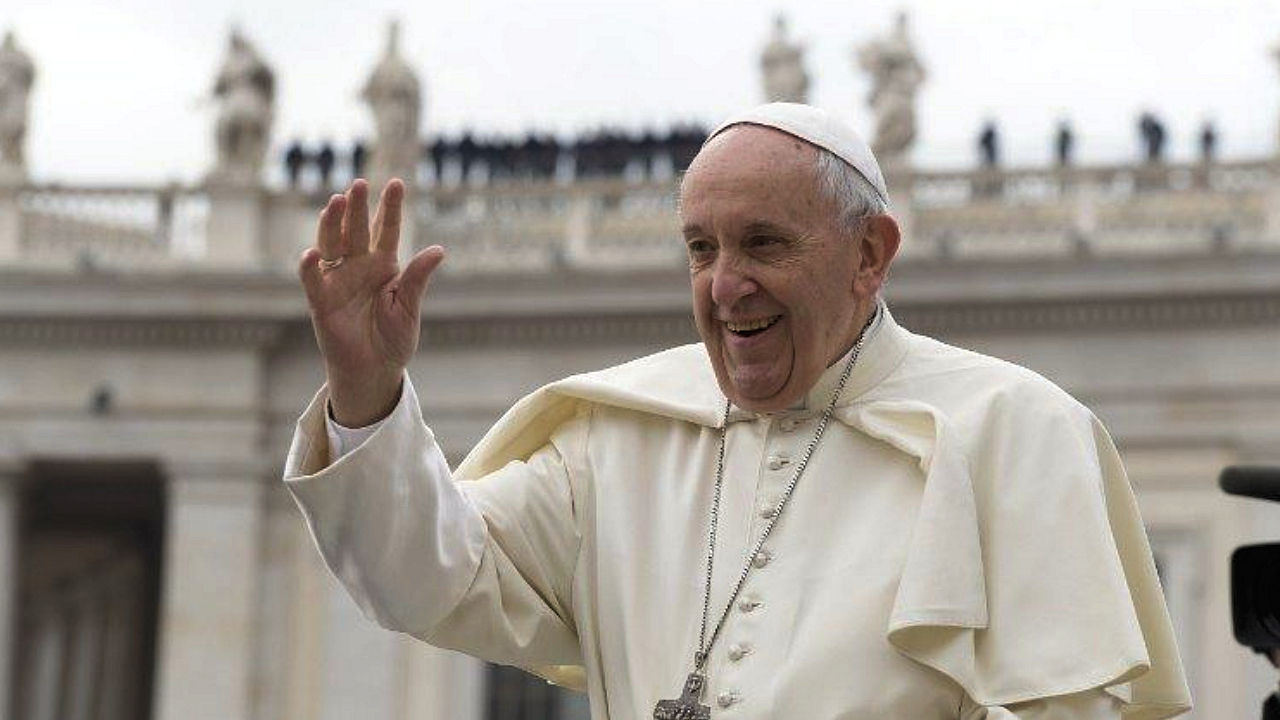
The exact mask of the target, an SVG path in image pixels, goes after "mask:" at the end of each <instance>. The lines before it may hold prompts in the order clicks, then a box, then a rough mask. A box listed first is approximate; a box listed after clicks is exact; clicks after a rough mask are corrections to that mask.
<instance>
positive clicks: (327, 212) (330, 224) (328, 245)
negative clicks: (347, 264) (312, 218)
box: [316, 195, 347, 260]
mask: <svg viewBox="0 0 1280 720" xmlns="http://www.w3.org/2000/svg"><path fill="white" fill-rule="evenodd" d="M346 206H347V198H346V197H344V196H342V195H334V196H332V197H330V198H329V202H328V203H326V204H325V206H324V209H323V210H321V211H320V221H319V222H318V223H316V247H317V248H319V250H320V256H321V257H325V258H329V259H330V260H332V259H333V258H336V257H340V256H342V255H343V254H344V251H345V250H346V248H345V247H344V245H343V242H342V215H343V211H344V210H345V209H346Z"/></svg>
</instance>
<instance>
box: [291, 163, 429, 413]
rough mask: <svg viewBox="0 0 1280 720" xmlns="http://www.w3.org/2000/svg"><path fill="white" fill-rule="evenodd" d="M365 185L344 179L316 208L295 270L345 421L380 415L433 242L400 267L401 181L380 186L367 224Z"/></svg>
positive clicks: (402, 362)
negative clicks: (310, 240) (344, 185)
mask: <svg viewBox="0 0 1280 720" xmlns="http://www.w3.org/2000/svg"><path fill="white" fill-rule="evenodd" d="M368 193H369V186H368V183H366V182H365V181H363V180H357V181H355V182H354V183H352V184H351V187H350V188H348V190H347V192H346V194H345V195H334V196H333V197H331V198H330V199H329V202H328V204H327V205H326V206H325V208H324V210H323V211H321V213H320V221H319V227H318V228H317V232H316V246H315V247H312V248H309V249H308V250H307V251H306V252H305V253H303V255H302V260H301V262H300V264H299V267H298V274H299V276H300V277H301V279H302V286H303V288H304V289H305V291H306V295H307V304H308V306H309V307H310V311H311V322H312V326H313V327H314V329H315V333H316V340H317V342H318V343H319V345H320V352H321V354H322V355H323V356H324V360H325V369H326V371H327V373H328V381H329V397H330V402H331V404H332V407H333V412H334V417H335V419H336V420H337V421H338V422H339V423H341V424H343V425H347V426H350V427H359V426H363V425H367V424H369V423H371V422H373V421H376V420H378V419H380V418H382V417H384V416H385V415H386V414H387V413H388V412H389V411H390V410H391V408H393V407H394V406H395V402H396V400H397V398H398V397H399V387H400V380H401V376H402V374H403V372H404V368H405V366H406V365H407V364H408V362H409V359H410V358H411V357H412V356H413V353H414V351H415V350H416V349H417V346H418V334H419V327H420V321H419V317H420V315H419V308H420V304H421V300H422V295H423V293H424V292H425V290H426V286H427V281H428V280H429V279H430V276H431V273H432V271H434V270H435V268H436V267H437V266H439V264H440V262H441V261H442V260H443V258H444V251H443V249H442V248H440V247H439V246H432V247H429V248H427V249H425V250H423V251H421V252H419V253H418V254H417V255H415V256H414V257H413V258H412V259H410V261H409V262H408V264H407V265H406V266H405V267H404V270H403V271H402V270H401V269H400V266H399V262H398V261H397V257H396V253H397V249H398V247H399V244H400V223H401V214H402V209H403V205H404V184H403V183H401V182H400V181H399V180H392V181H390V182H388V183H387V186H386V187H385V188H384V189H383V191H382V197H381V198H380V200H379V202H378V210H377V214H376V216H375V217H374V220H373V223H372V225H370V223H369V211H368Z"/></svg>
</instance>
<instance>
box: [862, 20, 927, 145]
mask: <svg viewBox="0 0 1280 720" xmlns="http://www.w3.org/2000/svg"><path fill="white" fill-rule="evenodd" d="M855 58H856V62H857V64H858V65H860V66H861V67H862V69H863V70H866V71H867V72H869V73H870V74H871V94H870V95H869V96H868V99H867V100H868V103H869V104H870V105H871V109H872V111H873V112H874V113H875V116H876V131H875V139H874V140H873V142H872V143H871V147H872V150H873V151H874V152H875V154H876V157H878V158H879V159H880V162H881V163H883V164H895V163H900V162H902V161H903V160H904V159H905V155H906V152H907V150H908V149H909V148H910V147H911V143H912V142H914V141H915V138H916V109H915V99H916V92H917V90H919V88H920V85H921V84H922V83H923V82H924V79H925V70H924V66H923V65H921V64H920V59H919V58H918V57H916V53H915V50H914V49H913V48H912V47H911V40H910V38H909V37H908V36H907V14H906V13H898V19H897V23H896V24H895V26H894V30H893V32H891V33H890V34H889V35H887V36H885V37H883V38H880V39H877V40H873V41H872V42H870V43H867V44H866V45H864V46H862V47H861V48H858V50H857V52H856V54H855Z"/></svg>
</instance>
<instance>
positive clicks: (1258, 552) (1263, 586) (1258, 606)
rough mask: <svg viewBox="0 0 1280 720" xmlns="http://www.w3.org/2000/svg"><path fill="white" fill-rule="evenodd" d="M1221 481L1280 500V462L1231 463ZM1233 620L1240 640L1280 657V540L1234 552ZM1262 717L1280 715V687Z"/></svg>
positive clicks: (1233, 489)
mask: <svg viewBox="0 0 1280 720" xmlns="http://www.w3.org/2000/svg"><path fill="white" fill-rule="evenodd" d="M1218 484H1219V485H1220V486H1221V487H1222V489H1223V490H1224V491H1225V492H1227V493H1228V494H1231V495H1242V496H1244V497H1251V498H1257V499H1260V500H1272V501H1274V502H1280V467H1245V466H1235V467H1229V468H1227V469H1225V470H1223V471H1222V476H1221V477H1220V478H1219V479H1218ZM1231 625H1232V628H1233V630H1234V631H1235V636H1236V640H1237V641H1238V642H1239V643H1240V644H1241V645H1244V646H1245V647H1249V648H1252V649H1253V651H1254V652H1257V653H1260V654H1262V655H1264V656H1266V658H1267V659H1268V660H1270V661H1271V664H1272V665H1277V663H1278V662H1280V543H1264V544H1259V545H1244V546H1241V547H1238V548H1236V551H1235V552H1234V553H1232V554H1231ZM1277 666H1278V667H1280V665H1277ZM1262 720H1280V690H1277V691H1276V692H1273V693H1272V694H1271V695H1269V696H1268V697H1267V699H1266V701H1265V702H1264V703H1263V706H1262Z"/></svg>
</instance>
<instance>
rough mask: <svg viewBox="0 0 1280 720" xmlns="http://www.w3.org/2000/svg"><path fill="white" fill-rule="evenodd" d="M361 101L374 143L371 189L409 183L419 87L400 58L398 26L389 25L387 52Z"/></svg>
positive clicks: (416, 138)
mask: <svg viewBox="0 0 1280 720" xmlns="http://www.w3.org/2000/svg"><path fill="white" fill-rule="evenodd" d="M363 98H364V101H365V102H367V103H368V104H369V109H370V110H371V111H372V112H373V123H374V126H375V128H376V132H377V137H376V139H375V140H374V147H373V159H372V163H371V167H370V175H371V178H372V180H373V184H374V185H375V186H380V185H381V184H382V183H383V182H385V181H386V180H388V179H390V178H392V177H399V178H401V179H403V180H404V181H405V182H406V183H412V182H413V176H414V173H415V170H416V168H417V161H418V156H419V154H420V151H419V143H420V138H419V135H418V129H419V124H420V122H421V119H422V84H421V83H420V82H419V81H418V76H417V75H416V74H415V73H414V72H413V68H411V67H409V63H407V62H405V60H404V58H403V57H401V55H400V24H399V23H397V22H394V21H393V22H392V23H391V24H390V27H389V29H388V33H387V52H386V54H385V55H383V57H382V60H381V61H380V62H379V63H378V65H377V67H375V68H374V69H373V74H372V75H371V76H369V81H368V82H367V83H366V84H365V86H364V93H363Z"/></svg>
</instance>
